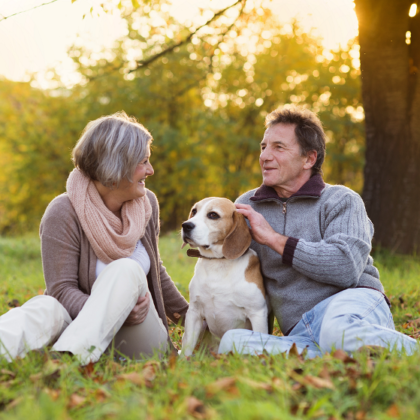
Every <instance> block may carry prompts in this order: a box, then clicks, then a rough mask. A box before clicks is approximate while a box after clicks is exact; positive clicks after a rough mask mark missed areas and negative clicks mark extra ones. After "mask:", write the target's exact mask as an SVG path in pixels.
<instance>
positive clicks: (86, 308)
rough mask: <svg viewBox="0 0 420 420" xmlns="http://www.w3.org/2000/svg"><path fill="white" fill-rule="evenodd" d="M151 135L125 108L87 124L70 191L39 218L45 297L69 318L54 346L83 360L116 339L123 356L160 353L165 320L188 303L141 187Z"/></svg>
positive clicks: (165, 342) (153, 205)
mask: <svg viewBox="0 0 420 420" xmlns="http://www.w3.org/2000/svg"><path fill="white" fill-rule="evenodd" d="M151 141H152V136H151V135H150V133H149V132H148V131H147V130H146V129H145V128H144V127H143V126H142V125H141V124H139V123H137V122H136V121H135V120H134V119H133V118H129V117H128V116H127V115H126V114H125V113H117V114H114V115H110V116H106V117H102V118H99V119H97V120H95V121H92V122H90V123H89V124H88V125H87V127H86V128H85V130H84V132H83V134H82V136H81V138H80V140H79V141H78V143H77V145H76V146H75V148H74V150H73V162H74V165H75V169H74V170H73V171H72V172H71V173H70V176H69V178H68V180H67V193H64V194H62V195H60V196H58V197H56V198H55V199H54V200H53V201H52V202H51V203H50V204H49V206H48V207H47V209H46V211H45V214H44V216H43V218H42V221H41V228H40V236H41V244H42V263H43V270H44V276H45V283H46V286H47V289H46V294H47V295H50V296H52V297H54V298H56V299H57V300H58V301H59V302H60V303H61V305H62V306H63V307H64V308H65V310H66V311H65V315H64V324H65V325H67V324H69V326H68V327H67V328H66V329H65V330H64V332H63V333H62V334H61V336H60V337H59V339H58V340H57V342H56V343H55V344H54V347H53V350H56V351H63V352H64V351H66V352H70V353H72V354H74V355H76V356H77V357H78V358H79V359H80V360H81V361H82V363H87V362H89V361H93V362H95V361H97V360H98V359H99V357H100V356H101V354H102V353H103V352H104V351H105V350H106V349H107V348H108V347H109V346H110V343H111V342H112V341H113V339H114V343H113V345H114V347H115V349H116V350H118V351H120V352H121V353H122V354H124V355H126V356H128V357H130V358H132V357H134V358H137V357H140V356H142V355H150V354H152V353H153V352H154V351H164V350H166V349H167V348H168V346H170V340H169V338H168V324H167V320H166V317H168V318H170V319H171V320H172V321H174V322H178V321H179V319H180V318H181V317H182V316H183V315H184V314H185V313H186V311H187V309H188V303H187V302H186V300H185V299H184V298H183V297H182V295H181V294H180V293H179V291H178V289H177V288H176V286H175V284H174V283H173V282H172V280H171V278H170V277H169V275H168V274H167V272H166V269H165V267H164V266H163V265H162V261H161V260H160V257H159V250H158V235H159V206H158V201H157V199H156V196H155V195H154V194H153V193H152V192H151V191H149V190H147V189H146V187H145V181H146V178H147V177H148V176H151V175H153V167H152V165H151V163H150V160H149V158H150V143H151ZM63 328H64V327H63Z"/></svg>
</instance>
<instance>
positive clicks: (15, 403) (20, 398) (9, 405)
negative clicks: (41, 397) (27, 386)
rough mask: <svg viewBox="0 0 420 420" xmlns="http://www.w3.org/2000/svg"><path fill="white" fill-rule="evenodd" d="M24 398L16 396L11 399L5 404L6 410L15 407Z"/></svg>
mask: <svg viewBox="0 0 420 420" xmlns="http://www.w3.org/2000/svg"><path fill="white" fill-rule="evenodd" d="M23 400H24V398H23V397H18V398H16V399H14V400H13V401H11V402H9V404H7V405H6V408H5V409H6V411H7V410H11V409H12V408H15V407H16V406H17V405H19V404H20V403H21V402H22V401H23Z"/></svg>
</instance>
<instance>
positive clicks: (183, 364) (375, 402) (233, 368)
mask: <svg viewBox="0 0 420 420" xmlns="http://www.w3.org/2000/svg"><path fill="white" fill-rule="evenodd" d="M180 246H181V240H180V239H179V237H178V236H177V235H176V234H170V235H168V236H165V237H163V238H161V240H160V250H161V254H162V259H163V261H164V263H165V266H166V267H167V270H168V272H169V273H170V274H171V276H172V278H173V279H174V281H175V283H176V284H177V286H178V287H179V289H180V290H181V292H182V293H183V294H184V295H185V296H188V294H187V291H188V283H189V281H190V279H191V277H192V274H193V271H194V265H195V262H196V260H195V259H192V258H188V257H186V256H185V250H183V251H181V249H180ZM375 263H376V265H377V266H378V268H379V269H380V272H381V280H382V282H383V284H384V285H385V288H386V291H387V294H388V296H389V297H390V298H391V301H392V303H393V307H392V311H393V314H394V319H395V323H396V328H397V329H398V330H399V331H404V332H406V333H408V334H411V335H414V336H416V335H417V327H415V323H413V322H411V323H410V321H413V320H415V319H417V318H420V314H419V309H420V293H419V292H420V259H419V258H415V257H402V256H395V255H391V254H389V253H386V252H378V253H377V254H376V255H375ZM0 278H1V280H2V281H1V282H0V310H1V311H2V312H5V311H7V310H9V307H10V306H14V305H16V304H22V303H23V302H24V301H25V300H27V299H29V298H30V297H32V296H34V295H36V294H38V293H41V292H42V290H43V288H44V283H43V277H42V266H41V260H40V251H39V241H38V239H37V238H36V237H35V236H27V237H24V238H15V239H11V238H0ZM171 330H172V338H173V339H174V340H176V341H178V342H179V339H180V336H181V334H182V328H179V327H175V326H173V327H172V328H171ZM355 358H356V362H355V363H352V361H350V362H349V363H346V362H343V361H342V360H340V359H338V358H335V357H333V356H332V355H329V354H327V355H325V356H324V357H323V358H317V359H314V360H307V361H303V360H302V359H301V358H299V357H290V358H289V359H285V358H284V357H283V356H282V355H280V356H276V357H268V356H261V357H252V356H247V357H239V356H235V355H228V356H223V357H220V358H215V357H214V356H204V355H202V354H197V355H196V356H195V357H194V358H192V359H191V360H179V359H177V358H168V359H165V360H158V359H157V358H154V359H153V360H152V361H151V362H150V361H149V362H124V363H120V362H118V363H117V362H115V361H113V360H112V358H111V357H110V356H103V357H102V358H101V360H100V361H99V363H97V364H95V365H89V366H88V367H84V368H81V367H80V366H79V365H78V364H77V362H75V361H74V360H72V359H71V358H69V357H68V356H64V357H63V359H62V360H60V361H53V360H50V359H49V356H48V353H45V354H37V353H31V354H29V355H28V356H27V357H25V358H24V359H18V360H15V361H14V362H12V363H7V362H6V361H5V360H0V418H1V419H24V418H30V419H54V420H55V419H65V420H67V419H124V420H125V419H143V418H144V419H297V418H305V419H306V418H308V419H309V418H310V419H325V420H333V419H337V420H338V419H346V420H350V419H354V420H364V419H393V418H401V419H417V418H418V417H419V414H418V413H419V412H420V355H414V356H411V357H407V356H399V355H397V354H395V353H389V352H384V353H383V354H382V355H381V356H379V357H376V358H374V359H373V360H372V359H370V358H369V357H368V356H367V355H366V354H359V355H356V356H355ZM223 378H225V379H224V380H223V381H220V380H221V379H223ZM314 378H318V379H314ZM319 378H321V381H320V379H319Z"/></svg>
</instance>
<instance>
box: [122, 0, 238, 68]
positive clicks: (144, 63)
mask: <svg viewBox="0 0 420 420" xmlns="http://www.w3.org/2000/svg"><path fill="white" fill-rule="evenodd" d="M239 3H243V7H244V5H245V3H246V0H237V1H236V2H235V3H233V4H231V5H230V6H228V7H226V8H224V9H222V10H219V11H218V12H217V13H215V14H214V15H213V17H212V18H211V19H209V20H208V21H207V22H206V23H204V24H203V25H201V26H199V27H198V28H197V29H195V30H194V31H192V32H190V33H189V35H188V36H187V37H185V38H184V39H183V40H182V41H179V42H177V43H176V44H172V45H170V46H169V47H167V48H165V49H164V50H162V51H161V52H160V53H157V54H155V55H153V56H152V57H149V58H148V59H146V60H141V61H138V62H137V67H136V68H135V69H131V70H130V71H129V72H128V73H132V72H133V71H136V70H138V69H139V68H141V67H145V66H148V65H149V64H151V63H153V62H154V61H156V60H157V59H159V58H160V57H162V56H164V55H166V54H168V53H171V52H172V51H173V50H174V49H175V48H178V47H180V46H181V45H184V44H186V43H187V42H189V41H190V40H191V38H192V37H193V36H194V35H195V34H196V33H197V32H198V31H199V30H200V29H202V28H204V27H205V26H208V25H209V24H210V23H212V22H213V21H215V20H216V19H217V18H219V17H220V16H221V15H223V14H224V13H225V12H226V11H227V10H229V9H231V8H232V7H235V6H236V5H237V4H239ZM243 7H242V10H243Z"/></svg>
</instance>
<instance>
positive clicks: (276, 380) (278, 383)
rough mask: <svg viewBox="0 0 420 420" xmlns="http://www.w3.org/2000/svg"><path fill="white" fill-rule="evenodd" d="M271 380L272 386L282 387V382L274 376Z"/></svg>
mask: <svg viewBox="0 0 420 420" xmlns="http://www.w3.org/2000/svg"><path fill="white" fill-rule="evenodd" d="M271 382H272V384H273V386H274V387H276V388H283V387H284V382H283V381H282V380H281V379H280V378H278V377H276V376H275V377H274V378H273V379H272V380H271Z"/></svg>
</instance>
